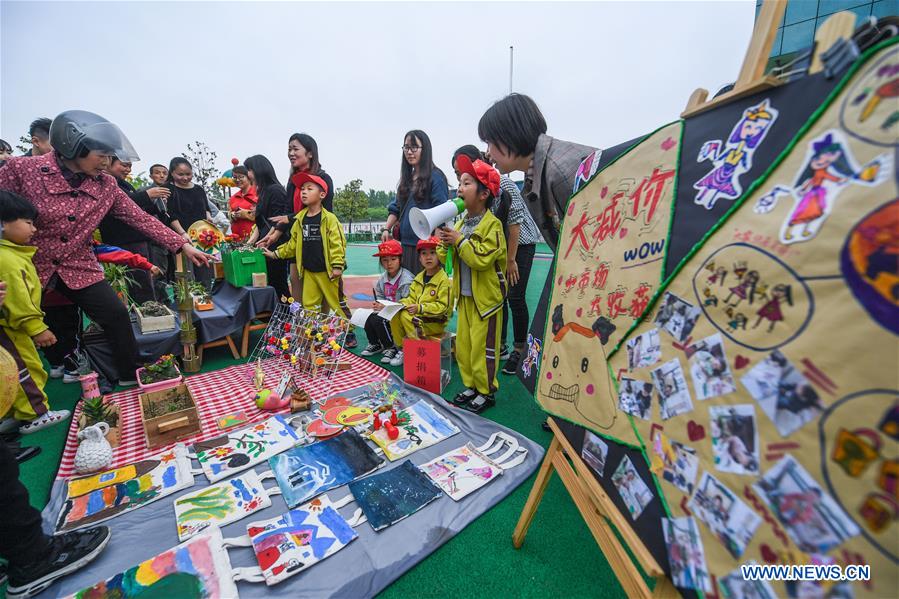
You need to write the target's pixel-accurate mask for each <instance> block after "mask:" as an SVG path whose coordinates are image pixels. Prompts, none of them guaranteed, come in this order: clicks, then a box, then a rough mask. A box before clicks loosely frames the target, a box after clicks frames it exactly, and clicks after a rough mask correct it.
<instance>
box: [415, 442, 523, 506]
mask: <svg viewBox="0 0 899 599" xmlns="http://www.w3.org/2000/svg"><path fill="white" fill-rule="evenodd" d="M497 440H499V443H495V441H497ZM502 449H505V450H506V451H505V452H502V453H500V451H501V450H502ZM526 456H527V450H526V449H524V448H523V447H519V445H518V440H517V439H515V438H514V437H512V436H511V435H507V434H505V433H496V434H494V435H493V436H492V437H491V438H490V440H488V442H487V443H485V444H484V445H481V446H480V447H475V446H474V445H472V444H471V443H466V444H465V445H463V446H462V447H458V448H456V449H453V450H451V451H448V452H446V453H445V454H443V455H442V456H439V457H436V458H434V459H433V460H431V461H430V462H426V463H424V464H422V465H421V466H419V468H421V469H422V471H423V472H424V473H425V474H427V475H428V476H429V477H430V478H431V480H433V481H434V482H435V483H437V485H438V486H440V488H441V489H443V491H444V492H445V493H446V494H447V495H449V496H450V498H451V499H453V500H454V501H459V500H460V499H462V498H463V497H465V496H467V495H469V494H470V493H472V492H474V491H477V490H478V489H480V488H481V487H483V486H484V485H486V484H487V483H489V482H491V481H494V480H496V479H497V477H499V476H500V475H501V474H502V473H503V471H504V470H506V469H508V468H512V467H514V466H516V465H518V464H520V463H521V462H522V461H524V458H525V457H526Z"/></svg>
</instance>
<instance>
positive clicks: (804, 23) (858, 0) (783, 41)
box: [755, 0, 899, 67]
mask: <svg viewBox="0 0 899 599" xmlns="http://www.w3.org/2000/svg"><path fill="white" fill-rule="evenodd" d="M755 4H756V6H755V16H756V18H758V15H759V11H760V10H761V8H762V0H756V3H755ZM844 10H845V11H849V12H854V13H855V14H856V17H857V19H856V23H859V24H860V23H861V22H862V20H864V19H866V18H867V17H870V16H874V17H878V18H882V17H887V16H896V15H899V0H789V2H788V3H787V10H786V11H785V12H784V18H783V21H781V23H780V27H778V28H777V37H775V38H774V47H773V48H772V49H771V62H770V63H769V67H773V66H778V65H781V64H784V63H786V62H789V61H790V60H791V59H792V58H793V57H794V56H795V54H796V53H797V52H799V51H800V50H803V49H805V48H809V47H811V45H812V43H813V42H814V39H815V32H816V31H817V30H818V27H820V26H821V24H822V23H824V21H826V20H827V19H828V18H829V17H830V15H832V14H833V13H836V12H840V11H844Z"/></svg>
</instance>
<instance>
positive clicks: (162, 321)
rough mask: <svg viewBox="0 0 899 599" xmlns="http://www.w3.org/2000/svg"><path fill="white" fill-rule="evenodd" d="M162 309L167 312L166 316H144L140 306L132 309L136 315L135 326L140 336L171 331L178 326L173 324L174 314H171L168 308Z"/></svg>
mask: <svg viewBox="0 0 899 599" xmlns="http://www.w3.org/2000/svg"><path fill="white" fill-rule="evenodd" d="M163 307H164V308H165V310H166V312H168V314H166V315H164V316H145V315H144V313H143V312H141V308H140V306H135V307H134V312H135V314H137V326H138V328H139V329H140V332H141V333H142V334H144V335H146V334H147V333H159V332H160V331H172V330H174V329H175V328H176V327H177V326H178V325H177V324H176V323H175V313H174V312H172V311H171V310H170V309H169V308H168V306H163Z"/></svg>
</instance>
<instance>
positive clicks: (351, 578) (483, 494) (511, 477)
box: [42, 375, 544, 598]
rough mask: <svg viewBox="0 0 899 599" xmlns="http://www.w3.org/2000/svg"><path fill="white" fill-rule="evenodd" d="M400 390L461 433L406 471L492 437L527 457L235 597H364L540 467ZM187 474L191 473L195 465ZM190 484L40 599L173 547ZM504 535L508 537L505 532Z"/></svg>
mask: <svg viewBox="0 0 899 599" xmlns="http://www.w3.org/2000/svg"><path fill="white" fill-rule="evenodd" d="M391 376H392V379H393V380H394V381H395V382H399V379H396V377H393V375H391ZM360 390H361V388H360V389H355V390H352V391H349V392H346V393H343V394H342V395H345V396H348V397H352V396H353V395H355V394H356V393H359V392H360ZM407 390H408V393H409V394H410V395H411V396H413V401H414V398H415V397H427V398H429V399H430V400H431V402H432V403H433V404H434V405H436V406H437V408H438V410H439V411H440V412H441V413H442V414H444V415H445V416H448V417H449V418H450V420H452V422H453V423H454V424H455V425H456V426H457V427H458V428H459V429H460V431H461V432H460V433H459V434H457V435H454V436H452V437H450V438H448V439H445V440H443V441H442V442H440V443H438V444H437V445H434V446H432V447H428V448H425V449H422V450H420V451H417V452H415V453H413V454H412V455H411V456H409V459H411V460H412V462H413V463H415V464H422V463H424V462H427V461H429V460H431V459H433V458H435V457H437V456H438V455H441V454H442V453H444V452H446V451H449V450H451V449H453V448H456V447H459V446H462V445H464V444H465V443H466V442H468V441H472V442H473V443H474V444H475V445H480V444H482V443H484V442H485V441H486V440H487V438H488V437H489V436H490V435H491V434H493V433H494V432H496V431H504V432H506V433H509V434H512V435H514V436H515V437H516V438H517V439H518V440H519V443H520V444H521V446H522V447H526V448H527V449H528V456H527V460H526V461H525V462H524V463H523V464H521V465H519V466H516V467H515V468H511V469H509V470H508V471H506V472H505V473H504V474H503V475H502V476H500V477H498V478H497V479H495V480H494V481H493V482H491V483H490V484H488V485H486V486H485V487H483V488H481V489H479V490H478V491H476V492H474V493H472V494H471V495H469V496H468V497H465V498H464V499H462V500H461V501H459V502H455V501H453V500H452V499H450V498H449V497H448V496H446V495H443V496H442V497H440V498H439V499H438V500H436V501H434V502H432V503H430V504H429V505H427V506H425V507H424V508H422V509H421V510H420V511H419V512H416V513H415V514H412V515H411V516H409V517H408V518H406V519H404V520H402V521H400V522H398V523H397V524H394V525H393V526H391V527H389V528H387V529H384V530H382V531H381V532H379V533H376V532H374V531H373V530H372V528H371V526H370V525H369V524H368V523H367V522H366V523H363V524H361V525H359V526H358V527H356V530H357V531H358V533H359V538H358V539H356V540H355V541H353V542H351V543H350V544H349V545H348V546H347V547H345V548H344V549H342V550H341V551H339V552H338V553H336V554H335V555H333V556H331V557H329V558H327V559H325V560H323V561H322V562H320V563H318V564H316V565H314V566H313V567H311V568H310V569H308V570H306V571H304V572H301V573H299V574H298V575H296V576H294V577H292V578H289V579H287V580H285V581H284V582H282V583H280V584H278V585H276V586H274V587H271V588H269V587H267V586H266V585H265V583H247V582H239V583H237V586H238V591H239V592H240V595H241V597H265V596H269V595H274V594H279V595H281V596H285V597H300V596H303V597H354V598H355V597H371V596H373V595H375V594H377V593H378V592H380V591H381V590H383V589H384V588H385V587H387V586H388V585H389V584H390V583H392V582H393V581H394V580H396V579H397V578H399V577H400V576H402V575H403V574H404V573H405V572H406V571H408V570H409V569H410V568H412V567H413V566H414V565H415V564H417V563H418V562H420V561H421V560H423V559H425V558H426V557H427V556H428V555H429V554H430V553H431V552H432V551H434V550H436V549H437V548H438V547H440V545H442V544H443V543H445V542H446V541H448V540H449V539H451V538H452V537H453V536H454V535H456V534H457V533H458V532H460V531H461V530H462V529H463V528H465V527H466V526H467V525H468V524H470V523H471V522H473V521H474V520H475V519H476V518H477V517H478V516H480V515H481V514H483V513H484V512H486V511H487V510H488V509H490V508H491V507H493V506H494V505H496V504H497V503H499V502H500V501H501V500H502V499H504V498H505V497H506V496H507V495H509V494H510V493H511V492H512V491H513V490H514V489H515V488H516V487H518V486H519V485H521V484H522V483H524V482H525V481H526V480H527V478H528V477H529V476H530V475H531V474H532V473H533V472H534V471H535V470H536V469H537V466H538V465H539V464H540V461H541V460H542V458H543V453H544V451H543V448H542V447H540V446H539V445H537V444H536V443H534V442H533V441H531V440H530V439H528V438H526V437H524V436H522V435H520V434H518V433H516V432H515V431H512V430H510V429H508V428H505V427H503V426H500V425H498V424H497V423H495V422H493V421H490V420H487V419H486V418H483V417H480V416H476V415H474V414H471V413H469V412H466V411H464V410H460V409H457V408H455V407H453V406H451V405H450V404H448V403H446V402H445V401H443V400H442V399H441V398H439V397H438V396H436V395H433V394H430V393H428V392H425V391H421V390H419V389H417V388H414V387H407ZM402 461H403V460H398V461H396V462H390V463H388V464H387V465H386V466H384V468H393V467H396V465H397V464H399V463H401V462H402ZM194 466H195V467H197V468H198V467H199V465H198V463H197V461H196V460H194ZM266 470H268V464H267V463H263V464H259V465H257V466H256V471H257V472H260V473H261V472H264V471H266ZM195 480H196V482H197V484H196V485H195V486H193V487H191V488H190V489H186V490H184V491H181V492H179V493H175V494H173V495H171V496H169V497H165V498H163V499H160V500H159V501H157V502H155V503H151V504H149V505H146V506H144V507H142V508H139V509H136V510H134V511H133V512H128V513H125V514H123V515H121V516H118V517H116V518H113V519H112V520H108V521H106V522H105V523H104V524H106V525H108V526H109V527H110V528H111V529H112V539H111V540H110V542H109V545H108V546H107V548H106V550H105V551H104V552H103V554H102V555H101V556H100V557H99V558H98V559H97V560H96V561H94V562H93V563H91V564H90V565H89V566H88V567H86V568H84V569H83V570H82V571H80V572H78V573H77V574H73V575H72V576H69V577H66V578H63V579H62V580H61V581H60V582H58V583H56V584H54V585H53V586H51V587H50V588H49V589H47V591H45V592H44V593H43V595H42V596H45V597H54V596H63V595H66V594H68V593H73V592H76V591H78V590H80V589H82V588H84V587H86V586H90V585H92V584H94V583H96V582H98V581H100V580H105V579H106V578H108V577H110V576H113V575H115V574H116V573H118V572H121V571H122V570H125V569H127V568H129V567H131V566H133V565H135V564H137V563H139V562H141V561H143V560H145V559H148V558H150V557H153V556H154V555H156V554H158V553H159V552H161V551H164V550H165V549H167V548H169V547H174V546H175V545H177V544H178V535H177V532H176V527H175V512H174V508H173V507H172V506H173V503H174V500H175V499H176V498H178V497H180V496H181V495H183V494H185V493H188V492H191V491H195V490H197V489H199V488H202V487H205V486H208V484H209V483H208V482H207V481H206V478H205V477H204V476H203V475H199V474H198V475H197V476H196V479H195ZM273 483H274V481H267V482H266V486H267V487H268V486H269V485H272V484H273ZM62 492H63V486H62V482H61V481H55V482H54V484H53V489H52V491H51V495H50V503H49V504H48V505H47V507H46V508H45V509H44V513H43V516H44V527H45V529H46V530H48V531H50V530H51V529H52V526H53V522H54V520H55V518H56V515H57V513H58V512H59V509H60V507H61V505H62V501H63V497H62ZM348 494H349V490H348V488H347V486H346V485H344V486H342V487H338V488H336V489H332V490H331V491H329V492H328V495H329V496H330V497H331V499H333V500H338V499H340V498H342V497H344V496H346V495H348ZM272 504H273V505H272V506H271V507H269V508H267V509H265V510H263V511H260V512H257V513H255V514H253V515H251V516H249V517H248V518H245V519H243V520H240V521H238V522H234V523H232V524H229V525H228V526H225V527H224V528H223V529H222V532H223V535H224V536H225V538H228V537H237V536H241V535H244V534H246V532H247V529H246V525H247V523H248V522H251V521H254V520H266V519H269V518H274V517H277V516H279V515H280V514H282V513H284V512H286V511H287V506H286V505H285V503H284V499H283V498H282V497H281V496H280V495H275V496H274V497H272ZM358 507H359V506H358V504H356V502H352V503H350V504H349V505H347V506H346V507H344V508H341V509H340V513H341V514H343V516H344V517H345V518H350V517H352V514H353V512H354V511H355V510H356V509H357V508H358ZM509 534H510V535H511V534H512V531H511V530H510V531H509ZM497 542H502V543H508V542H509V538H508V537H503V538H502V539H497ZM228 554H229V557H230V560H231V566H232V567H240V566H256V565H257V563H256V560H255V556H254V554H253V550H252V549H251V548H248V547H241V548H231V549H229V550H228ZM460 566H462V565H461V564H460ZM434 584H435V588H434V589H432V591H436V589H437V585H438V584H439V582H438V581H434Z"/></svg>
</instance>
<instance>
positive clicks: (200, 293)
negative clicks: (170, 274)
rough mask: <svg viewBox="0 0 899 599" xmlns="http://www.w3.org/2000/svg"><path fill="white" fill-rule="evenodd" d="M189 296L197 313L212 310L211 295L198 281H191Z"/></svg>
mask: <svg viewBox="0 0 899 599" xmlns="http://www.w3.org/2000/svg"><path fill="white" fill-rule="evenodd" d="M190 295H191V296H192V297H193V298H194V308H195V309H197V310H199V311H201V312H202V311H204V310H212V309H213V308H215V305H214V304H213V303H212V295H210V293H209V290H208V289H206V287H205V286H204V285H203V283H200V282H199V281H191V283H190Z"/></svg>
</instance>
